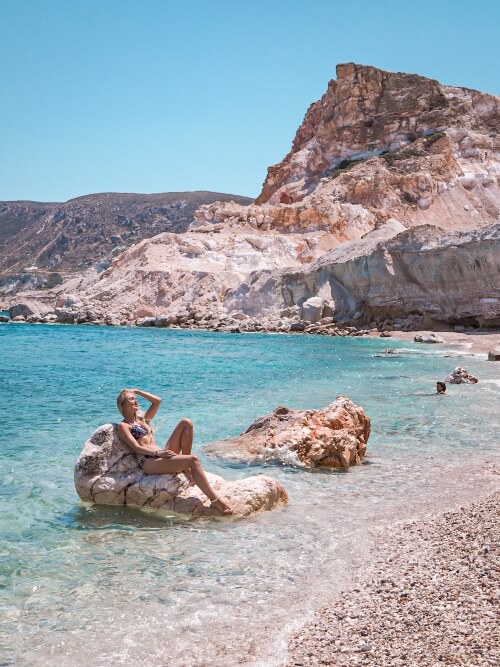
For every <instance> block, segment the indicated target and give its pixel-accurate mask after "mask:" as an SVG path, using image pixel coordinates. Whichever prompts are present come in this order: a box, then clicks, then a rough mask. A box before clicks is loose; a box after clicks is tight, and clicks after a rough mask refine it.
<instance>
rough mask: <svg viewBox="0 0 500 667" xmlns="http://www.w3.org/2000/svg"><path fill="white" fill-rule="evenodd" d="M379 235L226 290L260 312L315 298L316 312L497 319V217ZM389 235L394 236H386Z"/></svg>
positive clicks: (496, 322)
mask: <svg viewBox="0 0 500 667" xmlns="http://www.w3.org/2000/svg"><path fill="white" fill-rule="evenodd" d="M387 237H388V238H386V239H385V240H380V238H379V237H378V236H377V235H376V234H370V235H368V236H367V237H366V238H365V239H364V240H363V241H361V242H350V243H345V244H342V245H340V246H338V247H337V248H335V249H334V250H331V251H329V252H327V253H326V254H325V255H324V256H323V257H321V258H320V259H319V260H317V261H315V262H313V263H312V264H310V265H309V266H308V267H306V268H304V269H303V270H301V271H296V270H293V269H288V270H285V271H281V272H274V273H273V274H269V275H266V276H265V279H261V280H260V281H259V280H254V281H253V283H252V284H248V285H247V288H246V292H245V298H244V299H243V300H242V299H241V294H242V289H241V287H240V288H239V289H238V290H236V291H235V292H230V293H228V294H227V296H226V302H227V303H228V304H230V303H231V302H232V301H234V302H237V303H238V307H239V308H243V309H244V308H245V306H246V308H247V312H248V313H249V315H255V314H256V310H257V309H258V308H259V305H260V304H263V303H273V304H274V308H275V312H276V313H277V314H278V313H279V312H280V311H281V310H283V309H285V308H290V307H292V306H299V308H300V309H301V310H302V312H303V310H304V304H305V303H306V302H307V301H308V300H309V299H311V298H312V297H316V298H317V299H318V304H319V305H318V308H319V311H320V312H319V313H318V318H320V317H324V316H333V317H334V319H335V320H336V321H350V320H353V319H354V320H359V322H360V323H363V322H364V323H367V322H370V321H372V320H382V319H384V318H389V319H394V318H405V317H407V316H408V315H409V314H412V315H416V316H420V317H422V318H424V319H425V322H426V323H427V324H431V323H432V322H441V323H442V322H447V323H450V324H456V323H459V322H464V321H466V322H471V323H473V324H479V325H484V326H500V224H497V225H492V226H489V227H483V228H481V229H478V230H473V231H466V232H448V233H443V232H441V231H440V230H439V229H437V228H435V227H431V226H429V225H423V226H420V227H417V228H415V229H412V230H407V231H404V232H401V233H399V234H396V235H394V236H391V235H390V234H387ZM389 237H390V238H389Z"/></svg>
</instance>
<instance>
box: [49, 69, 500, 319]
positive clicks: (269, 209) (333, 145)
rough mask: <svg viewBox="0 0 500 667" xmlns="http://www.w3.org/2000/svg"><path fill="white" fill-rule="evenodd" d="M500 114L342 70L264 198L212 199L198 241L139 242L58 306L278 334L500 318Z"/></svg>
mask: <svg viewBox="0 0 500 667" xmlns="http://www.w3.org/2000/svg"><path fill="white" fill-rule="evenodd" d="M499 120H500V98H499V97H496V96H493V95H488V94H485V93H481V92H478V91H474V90H468V89H466V88H457V87H451V86H446V85H443V84H440V83H439V82H437V81H434V80H432V79H427V78H424V77H421V76H418V75H415V74H402V73H392V72H384V71H382V70H379V69H376V68H374V67H367V66H362V65H356V64H353V63H348V64H344V65H339V66H338V67H337V78H336V80H334V81H331V82H330V84H329V85H328V89H327V91H326V93H325V94H324V95H323V97H322V98H321V100H319V101H318V102H315V103H314V104H312V105H311V106H310V108H309V110H308V111H307V113H306V116H305V118H304V121H303V123H302V125H301V126H300V128H299V129H298V131H297V134H296V137H295V139H294V141H293V144H292V149H291V151H290V152H289V153H288V155H287V156H286V157H285V158H284V159H283V160H282V162H281V163H279V164H278V165H275V166H273V167H270V169H269V172H268V176H267V178H266V181H265V183H264V187H263V190H262V192H261V194H260V195H259V197H258V198H257V200H256V202H255V203H253V204H250V205H248V206H241V205H239V204H237V203H235V202H215V203H211V204H207V205H203V206H200V207H199V208H198V209H197V210H196V212H195V213H194V220H193V222H192V224H191V225H190V227H189V229H188V230H187V231H186V232H184V233H182V234H173V233H163V234H160V235H158V236H155V237H154V238H152V239H148V240H144V241H142V242H140V243H138V244H137V245H136V246H134V247H132V248H130V249H128V250H126V251H125V252H124V253H122V254H121V255H119V256H117V257H116V258H115V259H114V260H113V262H112V264H111V266H110V267H109V268H108V269H107V270H106V271H104V272H102V273H100V274H98V275H97V274H96V272H95V271H89V272H88V273H87V274H85V275H80V276H78V277H75V278H74V279H73V280H71V281H68V282H67V283H65V284H64V285H62V286H58V287H56V288H54V289H53V290H52V291H49V292H46V293H45V295H43V296H44V298H45V299H46V306H47V307H48V308H50V307H52V308H54V307H58V308H62V309H66V310H69V311H71V312H73V313H74V314H73V315H71V314H70V315H68V317H70V319H71V318H72V319H73V321H79V315H81V314H82V313H83V312H86V311H87V310H89V309H90V310H92V311H93V312H95V313H97V319H99V318H100V320H101V321H103V320H104V314H107V316H108V318H109V319H110V320H113V321H114V322H121V323H125V322H130V323H133V322H135V321H136V320H137V319H138V318H144V317H149V318H156V320H157V321H162V322H163V323H164V324H163V325H168V324H170V325H172V324H174V325H177V324H179V323H180V324H183V325H186V323H187V325H188V326H191V325H196V324H197V323H200V322H203V323H204V324H207V323H210V322H215V323H217V322H220V321H223V320H227V319H228V318H236V319H237V320H240V321H241V322H243V323H244V322H245V321H246V320H248V319H249V318H255V319H257V320H260V321H262V322H264V323H271V324H272V326H274V327H275V328H277V329H279V330H288V329H290V328H291V325H292V324H294V323H296V324H297V326H299V325H300V326H303V325H302V324H301V321H302V322H306V323H307V322H309V323H310V322H313V323H316V322H318V321H320V320H323V319H324V318H330V317H331V318H332V319H333V321H334V322H346V323H353V322H354V323H356V324H364V323H369V322H371V321H373V320H375V321H377V320H379V322H380V323H382V322H383V321H384V320H385V319H389V320H393V319H394V318H408V317H417V318H421V321H422V322H425V324H426V326H430V325H432V323H443V322H447V323H450V324H454V323H460V322H465V323H472V324H475V325H478V324H482V325H485V326H489V325H491V326H495V325H498V324H499V323H500V267H499V260H498V257H499V252H498V251H499V246H500V241H499V234H500V226H499V212H500V188H499V179H500V159H499V154H500V135H499V132H498V128H499ZM41 296H42V295H41ZM68 299H69V303H70V304H71V302H75V303H77V304H78V306H77V307H74V308H72V306H71V305H68V306H66V305H64V304H65V302H66V301H68ZM61 317H62V318H64V317H66V313H63V314H62V316H61ZM158 318H160V320H158ZM87 321H89V320H88V319H87ZM90 321H92V320H90ZM94 321H95V320H94ZM163 325H162V326H163ZM266 326H267V324H266Z"/></svg>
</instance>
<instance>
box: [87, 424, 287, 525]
mask: <svg viewBox="0 0 500 667" xmlns="http://www.w3.org/2000/svg"><path fill="white" fill-rule="evenodd" d="M207 477H208V480H209V482H210V484H211V486H212V487H213V489H214V491H215V492H216V493H217V495H220V496H221V497H222V498H223V499H224V500H225V501H227V502H228V503H229V504H230V505H231V507H232V508H233V510H234V515H235V516H248V515H250V514H254V513H255V512H260V511H263V510H272V509H274V508H275V507H277V506H278V505H280V504H286V503H287V502H288V496H287V493H286V491H285V488H284V487H283V486H282V485H281V484H280V483H279V482H277V481H276V480H275V479H272V478H271V477H267V476H264V475H257V476H253V477H247V478H245V479H239V480H236V481H227V480H225V479H223V478H222V477H220V476H218V475H213V474H211V473H207ZM75 487H76V490H77V493H78V495H79V496H80V498H81V499H82V500H84V501H88V502H94V503H96V504H98V505H134V506H138V507H151V508H153V509H159V510H168V511H173V512H179V513H182V514H189V515H191V516H220V513H219V512H218V511H217V510H216V509H215V508H211V507H210V503H209V500H208V498H207V497H206V496H205V494H204V493H202V492H201V491H200V489H199V488H198V487H196V486H189V484H188V482H187V480H186V479H185V477H184V475H174V474H172V475H146V474H145V473H144V471H143V470H141V468H139V466H138V463H137V457H136V456H135V454H133V453H132V451H131V450H130V449H129V448H128V447H127V446H126V445H125V444H124V443H123V442H122V441H121V440H120V438H119V436H118V429H117V425H116V424H104V425H103V426H101V427H99V428H98V429H97V430H96V431H95V432H94V433H93V435H92V436H91V437H90V438H89V439H88V440H87V442H86V443H85V445H84V447H83V449H82V451H81V453H80V455H79V457H78V459H77V461H76V465H75Z"/></svg>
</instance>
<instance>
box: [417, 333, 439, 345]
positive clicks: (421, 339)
mask: <svg viewBox="0 0 500 667" xmlns="http://www.w3.org/2000/svg"><path fill="white" fill-rule="evenodd" d="M413 340H414V342H415V343H431V344H432V343H444V342H445V340H444V338H442V336H436V334H433V333H430V334H428V335H422V334H417V335H416V336H415V337H414V339H413Z"/></svg>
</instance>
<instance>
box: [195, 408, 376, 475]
mask: <svg viewBox="0 0 500 667" xmlns="http://www.w3.org/2000/svg"><path fill="white" fill-rule="evenodd" d="M369 436H370V419H369V418H368V417H367V415H366V414H365V412H364V410H363V409H362V408H360V407H359V406H357V405H355V404H354V403H353V402H352V401H351V400H349V399H348V398H346V397H345V396H338V397H337V399H336V400H335V401H334V402H333V403H331V404H330V405H328V406H327V407H326V408H323V409H321V410H290V409H289V408H286V407H279V408H276V410H275V411H274V412H273V413H271V414H270V415H265V416H264V417H260V418H259V419H257V420H256V421H255V422H254V423H253V424H251V426H249V427H248V428H247V430H246V431H245V432H244V433H242V434H241V435H239V436H236V437H233V438H228V439H227V440H222V441H220V442H215V443H212V444H210V445H207V446H205V447H204V448H203V451H204V453H205V454H206V455H207V456H214V457H217V458H221V459H224V460H226V461H231V462H243V463H250V462H252V463H264V462H269V461H279V462H281V463H287V464H290V465H296V466H304V467H308V468H343V469H347V468H349V466H352V465H359V464H360V463H361V461H362V458H363V456H364V455H365V452H366V443H367V442H368V438H369Z"/></svg>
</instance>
